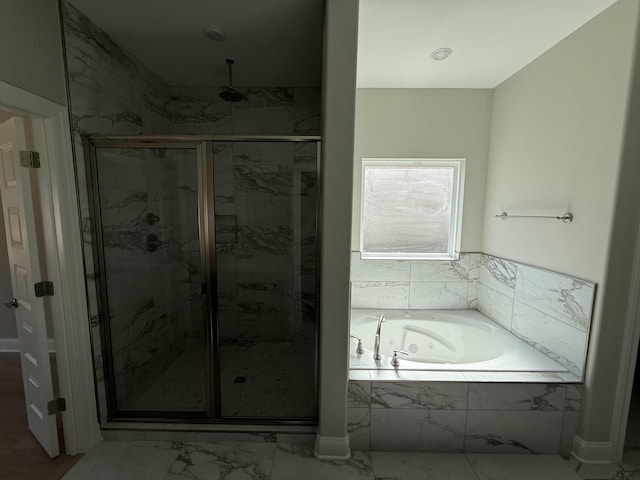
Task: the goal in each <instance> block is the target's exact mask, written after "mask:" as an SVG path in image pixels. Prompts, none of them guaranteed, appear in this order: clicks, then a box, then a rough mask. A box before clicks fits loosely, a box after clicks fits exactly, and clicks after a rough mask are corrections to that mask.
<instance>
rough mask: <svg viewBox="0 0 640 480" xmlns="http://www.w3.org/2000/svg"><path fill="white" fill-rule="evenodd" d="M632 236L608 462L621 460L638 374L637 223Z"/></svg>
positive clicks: (639, 274) (639, 287)
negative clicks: (631, 263) (633, 245)
mask: <svg viewBox="0 0 640 480" xmlns="http://www.w3.org/2000/svg"><path fill="white" fill-rule="evenodd" d="M635 240H636V242H635V243H636V247H635V252H634V255H633V270H632V272H631V281H630V282H629V300H628V304H627V311H626V318H625V326H624V336H623V339H622V349H621V350H622V351H621V354H620V367H619V369H618V381H617V387H616V391H615V397H614V405H613V415H612V421H611V435H610V439H611V449H612V452H611V462H613V463H618V462H621V461H622V455H623V453H624V443H625V436H626V433H627V424H628V421H629V409H630V406H631V396H632V395H633V379H634V377H635V375H636V374H640V371H638V372H636V359H637V357H638V347H639V345H638V344H639V343H640V226H639V228H638V231H637V232H636V239H635ZM636 395H640V392H636Z"/></svg>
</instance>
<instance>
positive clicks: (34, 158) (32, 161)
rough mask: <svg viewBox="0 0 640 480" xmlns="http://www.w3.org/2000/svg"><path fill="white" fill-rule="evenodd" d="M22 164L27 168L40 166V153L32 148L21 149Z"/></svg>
mask: <svg viewBox="0 0 640 480" xmlns="http://www.w3.org/2000/svg"><path fill="white" fill-rule="evenodd" d="M20 165H22V166H23V167H26V168H40V154H39V153H38V152H33V151H31V150H20Z"/></svg>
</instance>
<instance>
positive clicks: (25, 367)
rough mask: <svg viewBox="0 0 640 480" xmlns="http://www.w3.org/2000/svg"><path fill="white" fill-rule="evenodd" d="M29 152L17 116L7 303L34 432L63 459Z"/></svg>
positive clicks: (2, 173) (5, 162) (10, 175)
mask: <svg viewBox="0 0 640 480" xmlns="http://www.w3.org/2000/svg"><path fill="white" fill-rule="evenodd" d="M21 150H26V141H25V134H24V122H23V120H22V119H21V118H18V117H14V118H12V119H10V120H8V121H6V122H4V123H2V124H0V162H1V165H0V193H1V194H2V207H3V208H4V229H5V233H6V236H7V250H8V253H9V266H10V268H11V286H12V288H13V296H14V298H13V299H10V298H7V299H2V301H3V302H4V303H5V306H7V307H8V308H15V309H16V322H17V324H18V337H19V340H20V361H21V365H22V380H23V383H24V394H25V398H26V403H27V417H28V419H29V430H31V432H32V433H33V434H34V435H35V436H36V438H37V439H38V441H39V442H40V443H41V444H42V446H43V447H44V449H45V450H46V451H47V453H48V454H49V456H51V457H55V456H57V455H59V453H60V450H59V447H58V433H57V427H56V416H55V415H49V413H48V408H47V405H48V403H49V402H50V401H51V400H53V386H52V381H51V366H50V364H49V352H48V349H47V329H46V324H45V311H44V301H43V299H42V298H41V297H36V294H35V289H34V284H35V283H36V282H40V281H41V280H43V279H42V278H41V277H40V263H39V260H38V248H37V244H36V231H35V217H34V212H33V200H32V196H31V183H30V181H29V169H28V168H25V167H22V166H21V165H20V151H21Z"/></svg>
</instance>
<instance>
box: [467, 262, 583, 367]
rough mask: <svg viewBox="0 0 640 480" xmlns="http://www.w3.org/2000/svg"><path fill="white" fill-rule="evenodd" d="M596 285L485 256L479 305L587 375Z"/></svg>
mask: <svg viewBox="0 0 640 480" xmlns="http://www.w3.org/2000/svg"><path fill="white" fill-rule="evenodd" d="M595 291H596V285H595V284H594V283H592V282H588V281H585V280H581V279H578V278H573V277H571V276H569V275H564V274H560V273H555V272H550V271H548V270H543V269H540V268H535V267H531V266H528V265H523V264H520V263H516V262H511V261H508V260H504V259H501V258H498V257H494V256H491V255H483V256H482V258H481V263H480V286H479V292H478V310H480V311H481V312H482V313H483V314H484V315H486V316H487V317H489V318H491V319H492V320H494V321H496V322H497V323H499V324H500V325H502V326H503V327H504V328H506V329H507V330H509V331H510V332H512V333H513V334H514V335H517V336H518V337H520V338H522V339H523V340H524V341H526V342H527V343H529V344H531V345H533V346H534V347H535V348H537V349H538V350H540V351H541V352H543V353H544V354H545V355H547V356H548V357H550V358H552V359H554V360H555V361H557V362H558V363H560V364H561V365H562V366H564V367H565V368H567V370H569V371H570V372H571V373H573V374H574V375H577V376H578V377H582V374H583V371H584V365H585V361H586V354H587V344H588V338H589V327H590V325H591V316H592V309H593V302H594V296H595Z"/></svg>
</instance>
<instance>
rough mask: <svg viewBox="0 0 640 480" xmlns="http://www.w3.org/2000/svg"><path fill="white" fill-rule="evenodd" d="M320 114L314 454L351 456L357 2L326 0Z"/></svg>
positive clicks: (321, 455) (334, 456)
mask: <svg viewBox="0 0 640 480" xmlns="http://www.w3.org/2000/svg"><path fill="white" fill-rule="evenodd" d="M325 8H326V16H325V28H326V31H325V49H324V68H323V70H324V79H323V82H322V84H323V105H322V109H323V115H322V139H323V140H322V177H321V182H322V211H321V231H320V235H321V240H320V241H321V246H322V256H321V272H320V282H321V287H320V288H321V290H320V312H321V316H320V372H319V375H320V378H319V389H320V395H319V412H318V416H319V418H318V433H317V441H316V450H315V452H316V455H318V456H320V457H325V458H330V457H333V458H339V457H346V456H348V455H349V440H348V436H347V381H348V371H349V260H350V249H349V246H350V245H349V239H350V235H351V231H350V228H351V208H349V207H350V205H349V202H351V195H352V185H353V176H352V171H353V163H352V159H353V137H354V132H353V129H354V111H355V89H356V54H357V42H358V0H327V2H326V4H325Z"/></svg>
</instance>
